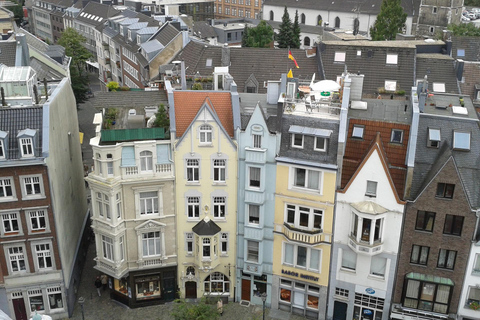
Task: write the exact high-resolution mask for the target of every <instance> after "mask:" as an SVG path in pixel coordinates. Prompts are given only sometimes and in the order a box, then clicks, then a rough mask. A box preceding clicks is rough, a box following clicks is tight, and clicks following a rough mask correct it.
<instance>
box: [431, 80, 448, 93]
mask: <svg viewBox="0 0 480 320" xmlns="http://www.w3.org/2000/svg"><path fill="white" fill-rule="evenodd" d="M432 90H433V92H445V82H434V83H433V84H432Z"/></svg>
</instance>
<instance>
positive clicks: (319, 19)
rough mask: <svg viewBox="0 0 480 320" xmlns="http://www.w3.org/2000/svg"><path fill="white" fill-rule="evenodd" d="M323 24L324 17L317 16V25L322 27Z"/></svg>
mask: <svg viewBox="0 0 480 320" xmlns="http://www.w3.org/2000/svg"><path fill="white" fill-rule="evenodd" d="M322 22H323V20H322V16H321V15H318V16H317V25H319V26H321V25H322Z"/></svg>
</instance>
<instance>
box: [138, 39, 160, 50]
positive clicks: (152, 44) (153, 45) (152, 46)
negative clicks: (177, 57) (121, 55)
mask: <svg viewBox="0 0 480 320" xmlns="http://www.w3.org/2000/svg"><path fill="white" fill-rule="evenodd" d="M140 47H142V49H143V50H145V52H146V53H150V52H153V51H157V50H161V49H163V48H165V47H164V46H163V45H162V44H161V43H160V41H158V40H157V39H153V40H152V41H148V42H145V43H142V44H141V45H140Z"/></svg>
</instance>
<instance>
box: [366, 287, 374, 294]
mask: <svg viewBox="0 0 480 320" xmlns="http://www.w3.org/2000/svg"><path fill="white" fill-rule="evenodd" d="M365 292H366V293H368V294H375V290H373V288H367V289H365Z"/></svg>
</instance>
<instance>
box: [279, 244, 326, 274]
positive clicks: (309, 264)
mask: <svg viewBox="0 0 480 320" xmlns="http://www.w3.org/2000/svg"><path fill="white" fill-rule="evenodd" d="M288 246H291V248H292V249H293V250H292V254H293V256H292V258H293V259H292V261H293V262H292V263H289V262H286V258H287V257H286V255H287V253H286V250H287V247H288ZM299 248H301V250H306V251H305V266H302V265H301V264H299V256H298V255H299ZM313 251H315V252H317V253H318V260H317V266H318V269H315V268H312V263H314V261H312V255H313V253H312V252H313ZM282 264H283V265H286V266H290V267H294V268H299V269H303V270H308V271H316V272H318V273H320V270H321V268H322V250H321V249H317V248H311V247H307V246H301V245H298V244H294V243H289V242H284V243H283V248H282Z"/></svg>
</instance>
